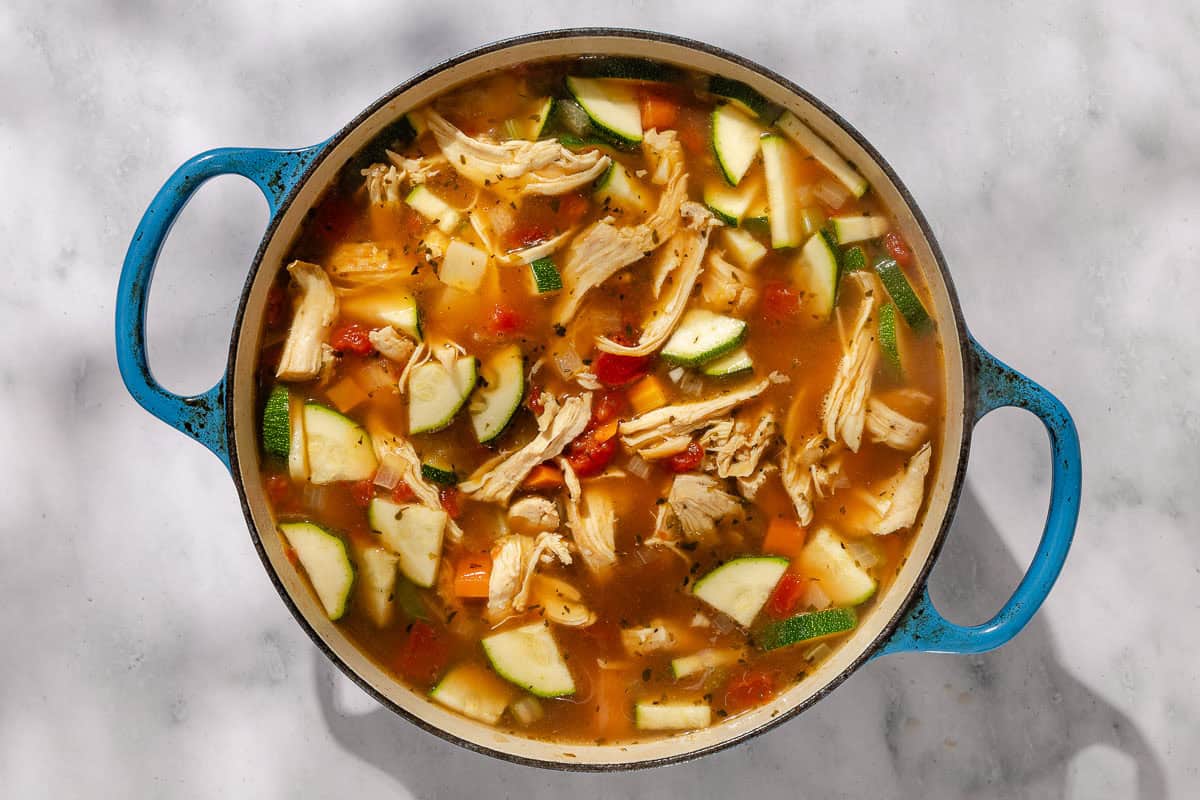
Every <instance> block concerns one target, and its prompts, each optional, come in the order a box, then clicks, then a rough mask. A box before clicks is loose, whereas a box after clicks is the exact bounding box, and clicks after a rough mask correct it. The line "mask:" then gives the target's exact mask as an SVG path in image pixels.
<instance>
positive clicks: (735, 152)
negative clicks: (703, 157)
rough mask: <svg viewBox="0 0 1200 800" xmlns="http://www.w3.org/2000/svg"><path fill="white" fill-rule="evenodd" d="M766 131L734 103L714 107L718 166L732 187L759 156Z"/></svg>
mask: <svg viewBox="0 0 1200 800" xmlns="http://www.w3.org/2000/svg"><path fill="white" fill-rule="evenodd" d="M764 133H766V131H764V130H763V127H762V126H761V125H759V124H758V122H757V121H755V120H754V119H751V118H750V117H748V116H746V114H744V113H742V112H741V111H739V110H738V109H737V108H736V107H734V106H733V105H732V104H729V103H725V104H723V105H719V106H717V107H716V108H715V109H713V113H712V143H713V152H714V153H716V155H717V166H718V167H720V169H721V174H722V175H724V176H725V180H726V181H728V182H729V185H730V186H737V185H738V183H739V182H740V181H741V180H742V178H743V177H744V176H745V175H746V172H747V171H748V170H749V169H750V165H751V164H753V163H754V159H755V158H757V157H758V149H759V140H760V139H761V137H762V135H763V134H764ZM739 216H740V215H739Z"/></svg>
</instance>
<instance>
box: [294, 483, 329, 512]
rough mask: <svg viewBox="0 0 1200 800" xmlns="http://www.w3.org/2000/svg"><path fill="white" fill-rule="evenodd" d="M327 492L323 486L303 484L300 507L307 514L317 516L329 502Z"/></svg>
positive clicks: (326, 488)
mask: <svg viewBox="0 0 1200 800" xmlns="http://www.w3.org/2000/svg"><path fill="white" fill-rule="evenodd" d="M329 496H330V495H329V490H328V487H326V486H325V485H324V484H320V483H311V482H305V484H304V490H303V491H302V492H300V505H301V506H303V507H304V508H305V509H307V510H308V512H309V513H311V514H313V515H316V516H319V515H320V514H321V513H322V512H323V511H324V510H325V506H326V505H327V504H328V502H329Z"/></svg>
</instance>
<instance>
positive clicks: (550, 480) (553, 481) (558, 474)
mask: <svg viewBox="0 0 1200 800" xmlns="http://www.w3.org/2000/svg"><path fill="white" fill-rule="evenodd" d="M562 485H563V474H562V470H561V469H559V468H558V467H556V466H554V465H553V464H538V465H537V466H536V467H534V468H533V469H532V470H530V471H529V475H527V476H526V477H525V480H524V481H523V482H522V483H521V488H522V489H528V490H529V491H533V492H537V491H541V490H543V489H557V488H559V487H560V486H562Z"/></svg>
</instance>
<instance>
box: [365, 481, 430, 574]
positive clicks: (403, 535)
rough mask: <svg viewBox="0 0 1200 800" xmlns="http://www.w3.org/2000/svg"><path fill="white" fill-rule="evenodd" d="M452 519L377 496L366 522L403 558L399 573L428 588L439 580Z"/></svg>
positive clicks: (387, 545)
mask: <svg viewBox="0 0 1200 800" xmlns="http://www.w3.org/2000/svg"><path fill="white" fill-rule="evenodd" d="M448 519H449V516H448V515H447V514H446V512H445V511H442V510H441V509H432V508H426V507H425V506H421V505H416V504H415V503H393V502H392V501H391V500H384V499H383V498H381V497H376V498H375V499H374V500H372V501H371V505H370V506H368V508H367V523H368V524H369V525H370V526H371V530H373V531H376V532H378V533H379V534H380V539H381V540H382V542H383V545H384V546H385V547H386V548H387V549H388V550H391V551H392V552H393V553H395V554H396V555H397V556H399V557H400V571H401V572H403V573H404V577H406V578H408V579H409V580H410V581H412V582H413V583H414V584H416V585H417V586H420V587H422V588H428V587H430V586H432V585H433V583H434V581H435V580H436V579H437V570H438V564H439V562H440V561H441V558H442V534H443V533H444V532H445V530H446V520H448Z"/></svg>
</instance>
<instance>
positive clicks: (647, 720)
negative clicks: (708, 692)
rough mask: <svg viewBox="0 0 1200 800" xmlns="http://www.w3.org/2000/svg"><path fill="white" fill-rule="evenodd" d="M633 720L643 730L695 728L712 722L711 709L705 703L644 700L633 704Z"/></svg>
mask: <svg viewBox="0 0 1200 800" xmlns="http://www.w3.org/2000/svg"><path fill="white" fill-rule="evenodd" d="M634 721H635V722H636V723H637V727H638V729H639V730H643V731H686V730H695V729H696V728H707V727H708V726H709V725H710V724H711V723H712V709H711V708H710V707H709V706H708V704H707V703H695V702H683V703H660V702H658V701H656V700H644V701H642V702H640V703H637V704H635V705H634Z"/></svg>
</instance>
